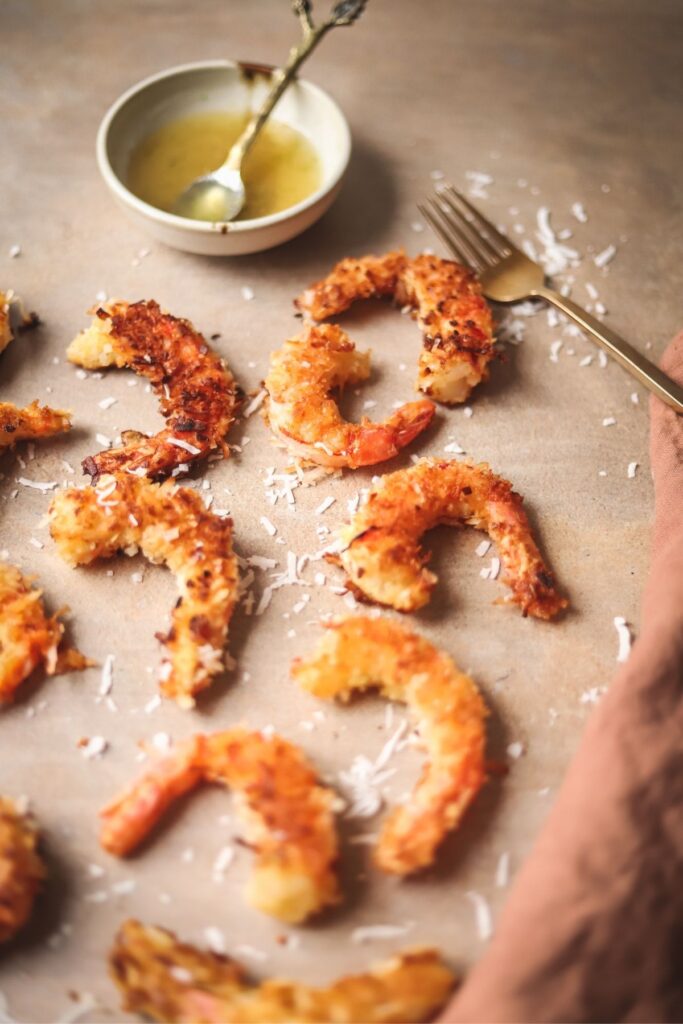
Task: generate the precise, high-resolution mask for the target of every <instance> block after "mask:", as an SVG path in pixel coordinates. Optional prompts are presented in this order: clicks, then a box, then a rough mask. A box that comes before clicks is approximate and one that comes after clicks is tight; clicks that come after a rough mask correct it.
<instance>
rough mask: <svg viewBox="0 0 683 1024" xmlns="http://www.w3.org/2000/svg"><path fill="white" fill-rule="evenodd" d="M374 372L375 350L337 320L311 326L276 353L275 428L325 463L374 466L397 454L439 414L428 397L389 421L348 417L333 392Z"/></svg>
mask: <svg viewBox="0 0 683 1024" xmlns="http://www.w3.org/2000/svg"><path fill="white" fill-rule="evenodd" d="M369 376H370V353H369V352H359V351H358V350H357V349H356V346H355V345H354V343H353V342H352V341H351V339H350V338H349V337H348V335H347V334H346V333H345V332H344V331H342V329H341V328H340V327H337V326H336V325H335V324H323V325H321V326H320V327H316V326H313V325H311V326H309V327H308V328H307V329H306V330H305V331H304V332H303V333H302V334H301V335H300V336H299V337H298V338H292V339H291V340H290V341H286V342H285V344H284V345H283V346H282V348H280V349H278V350H277V351H276V352H273V353H271V356H270V369H269V371H268V376H267V378H266V380H265V388H266V391H267V392H268V404H267V407H266V409H267V418H268V422H269V424H270V427H271V430H272V431H273V433H274V434H275V435H276V437H279V438H281V440H282V441H284V443H285V444H286V445H287V446H288V447H289V448H290V449H291V450H292V451H293V452H294V453H295V454H296V455H300V456H302V457H303V458H305V459H307V460H308V461H310V462H316V463H318V464H319V465H322V466H333V467H338V466H346V467H348V468H349V469H357V468H358V467H359V466H373V465H375V464H376V463H378V462H384V461H386V460H387V459H392V458H393V457H394V456H395V455H397V454H398V452H399V451H400V450H401V449H402V448H404V447H405V446H406V445H407V444H410V442H411V441H413V440H414V439H415V438H416V437H417V436H418V434H420V433H421V432H422V431H423V430H425V429H426V428H427V427H428V426H429V424H430V423H431V421H432V418H433V416H434V404H433V403H432V402H429V401H427V399H426V398H424V399H421V400H420V401H419V402H408V403H407V404H406V405H402V406H401V407H400V408H399V409H397V410H396V411H395V412H393V413H392V414H391V416H389V417H388V419H386V420H385V421H384V422H383V423H373V422H371V421H370V420H368V419H367V418H365V417H364V418H363V421H362V422H361V423H349V422H348V421H347V420H345V419H343V417H342V415H341V413H340V411H339V406H338V405H337V403H336V401H335V399H334V398H333V397H332V391H333V390H335V389H341V388H343V387H344V385H346V384H359V383H361V382H362V381H364V380H367V378H368V377H369Z"/></svg>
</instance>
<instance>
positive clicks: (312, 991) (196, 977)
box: [109, 921, 456, 1024]
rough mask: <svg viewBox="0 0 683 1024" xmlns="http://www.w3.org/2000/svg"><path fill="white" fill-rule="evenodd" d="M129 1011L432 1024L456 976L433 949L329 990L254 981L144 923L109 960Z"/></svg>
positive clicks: (207, 1018) (250, 1019)
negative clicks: (428, 1022)
mask: <svg viewBox="0 0 683 1024" xmlns="http://www.w3.org/2000/svg"><path fill="white" fill-rule="evenodd" d="M109 963H110V967H111V973H112V977H113V978H114V981H115V983H116V985H117V986H118V988H119V989H120V991H121V993H122V995H123V998H124V1004H123V1006H124V1009H126V1010H128V1011H129V1012H131V1013H141V1014H145V1015H146V1016H147V1017H151V1018H152V1020H158V1021H164V1022H165V1024H188V1022H190V1021H191V1022H192V1024H266V1022H267V1024H359V1022H362V1024H405V1022H406V1021H414V1022H418V1021H426V1020H431V1019H432V1017H433V1015H434V1014H435V1013H436V1011H437V1010H439V1009H440V1007H441V1006H443V1005H444V1003H445V1002H446V999H447V998H448V996H449V995H450V993H451V991H452V990H453V987H454V985H455V980H456V979H455V976H454V974H453V972H452V971H450V970H449V969H448V967H446V965H445V964H444V962H443V960H442V959H441V957H440V956H439V954H438V952H437V951H436V950H435V949H414V950H408V951H406V952H403V953H399V954H397V955H396V956H393V957H392V958H391V959H390V960H386V961H384V962H383V963H379V964H375V965H373V966H372V967H370V969H369V970H368V971H366V972H365V973H363V974H355V975H348V976H347V977H343V978H340V979H339V980H338V981H335V982H333V983H332V984H331V985H329V986H327V987H325V988H317V987H316V988H314V987H312V986H310V985H303V984H301V983H300V982H292V981H285V980H284V979H280V978H271V979H269V980H268V981H263V982H261V984H255V983H254V982H251V981H249V979H248V978H247V976H246V972H245V971H244V968H243V967H242V966H241V965H240V964H239V963H237V961H235V960H233V959H232V958H231V957H227V956H221V955H219V954H217V953H209V952H205V951H202V950H198V949H196V948H195V947H193V946H190V945H186V944H185V943H182V942H179V941H178V940H177V939H176V937H175V935H174V934H173V932H169V931H166V930H165V929H164V928H150V927H145V926H144V925H142V924H140V922H139V921H126V922H125V923H124V924H123V926H122V927H121V929H120V931H119V933H118V935H117V936H116V940H115V943H114V947H113V949H112V951H111V954H110V957H109Z"/></svg>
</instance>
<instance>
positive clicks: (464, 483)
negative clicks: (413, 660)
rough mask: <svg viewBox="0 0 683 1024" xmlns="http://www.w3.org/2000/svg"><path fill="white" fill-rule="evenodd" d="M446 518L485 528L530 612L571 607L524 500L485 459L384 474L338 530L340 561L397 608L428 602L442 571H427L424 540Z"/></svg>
mask: <svg viewBox="0 0 683 1024" xmlns="http://www.w3.org/2000/svg"><path fill="white" fill-rule="evenodd" d="M440 523H444V524H447V525H460V524H463V525H467V526H474V527H475V528H476V529H478V530H485V531H486V532H487V533H488V535H489V537H490V538H491V540H492V541H494V543H495V544H496V546H497V548H498V554H499V556H500V560H501V563H502V565H503V568H504V569H505V570H506V573H507V575H506V576H505V578H504V582H505V583H506V584H507V586H508V587H509V588H510V590H511V591H512V594H511V596H510V597H509V598H508V600H509V601H511V602H512V603H514V604H517V605H519V607H520V608H521V609H522V613H523V614H524V615H533V616H535V617H536V618H539V619H551V618H553V616H555V615H557V614H558V612H560V611H562V609H563V608H565V607H566V606H567V601H566V599H565V598H564V597H561V596H560V594H558V592H557V590H556V587H555V580H554V577H553V574H552V573H551V571H550V570H549V569H548V568H547V567H546V565H545V563H544V561H543V559H542V558H541V554H540V552H539V550H538V547H537V546H536V542H535V540H534V538H533V535H532V532H531V526H530V525H529V520H528V519H527V516H526V513H525V511H524V508H523V500H522V498H521V497H520V495H519V494H516V493H515V491H513V489H512V484H510V482H509V481H508V480H505V479H504V478H503V477H500V476H496V474H495V473H493V472H492V471H491V469H490V468H489V467H488V466H487V465H486V464H485V463H481V464H480V465H478V466H475V465H470V464H469V463H466V462H455V461H446V460H441V459H420V461H419V462H417V463H415V464H414V465H413V466H410V467H409V468H408V469H399V470H398V471H397V472H395V473H389V474H387V475H386V476H384V477H382V479H381V481H380V482H379V483H378V484H377V486H376V487H374V488H373V489H372V490H371V491H370V493H369V495H368V498H367V501H366V502H365V503H364V504H363V505H362V506H361V507H360V508H359V510H358V511H357V512H356V514H355V515H354V516H353V518H352V520H351V523H350V524H349V525H348V526H345V527H344V528H343V529H342V530H341V531H340V533H339V540H340V544H341V548H342V549H341V551H340V552H339V555H338V556H331V560H334V561H339V562H340V564H341V565H342V566H343V567H344V569H345V570H346V572H347V573H348V576H349V580H350V581H351V583H352V584H353V587H354V589H356V591H357V592H359V593H360V594H363V595H365V597H367V598H369V599H370V600H371V601H375V602H377V604H383V605H389V606H390V607H392V608H396V610H397V611H403V612H407V611H415V610H416V609H417V608H421V607H422V606H423V605H425V604H426V603H427V602H428V601H429V598H430V595H431V592H432V590H433V588H434V585H435V583H436V576H435V575H434V573H432V572H429V570H428V569H426V568H425V565H424V563H425V561H426V558H425V556H424V555H423V554H422V552H421V549H420V540H421V537H422V534H423V533H424V532H425V531H426V530H430V529H431V528H432V527H433V526H437V525H439V524H440Z"/></svg>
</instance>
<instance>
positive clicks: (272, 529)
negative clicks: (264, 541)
mask: <svg viewBox="0 0 683 1024" xmlns="http://www.w3.org/2000/svg"><path fill="white" fill-rule="evenodd" d="M259 522H260V524H261V526H262V527H263V529H264V530H265V531H266V533H267V534H268V535H269V536H271V537H274V536H275V534H276V533H277V526H273V524H272V523H271V521H270V519H269V518H268V516H261V518H260V519H259Z"/></svg>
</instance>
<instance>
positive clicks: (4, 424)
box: [0, 400, 71, 448]
mask: <svg viewBox="0 0 683 1024" xmlns="http://www.w3.org/2000/svg"><path fill="white" fill-rule="evenodd" d="M70 429H71V414H70V413H68V412H65V411H64V410H63V409H51V408H50V407H49V405H42V406H41V405H40V403H39V402H38V401H37V400H36V401H35V402H31V404H30V405H27V406H26V407H25V408H24V409H19V408H18V407H17V406H16V405H12V403H11V402H0V448H9V447H10V446H11V445H13V444H16V443H17V441H40V440H41V439H42V438H44V437H54V435H55V434H63V433H65V432H66V431H67V430H70Z"/></svg>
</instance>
